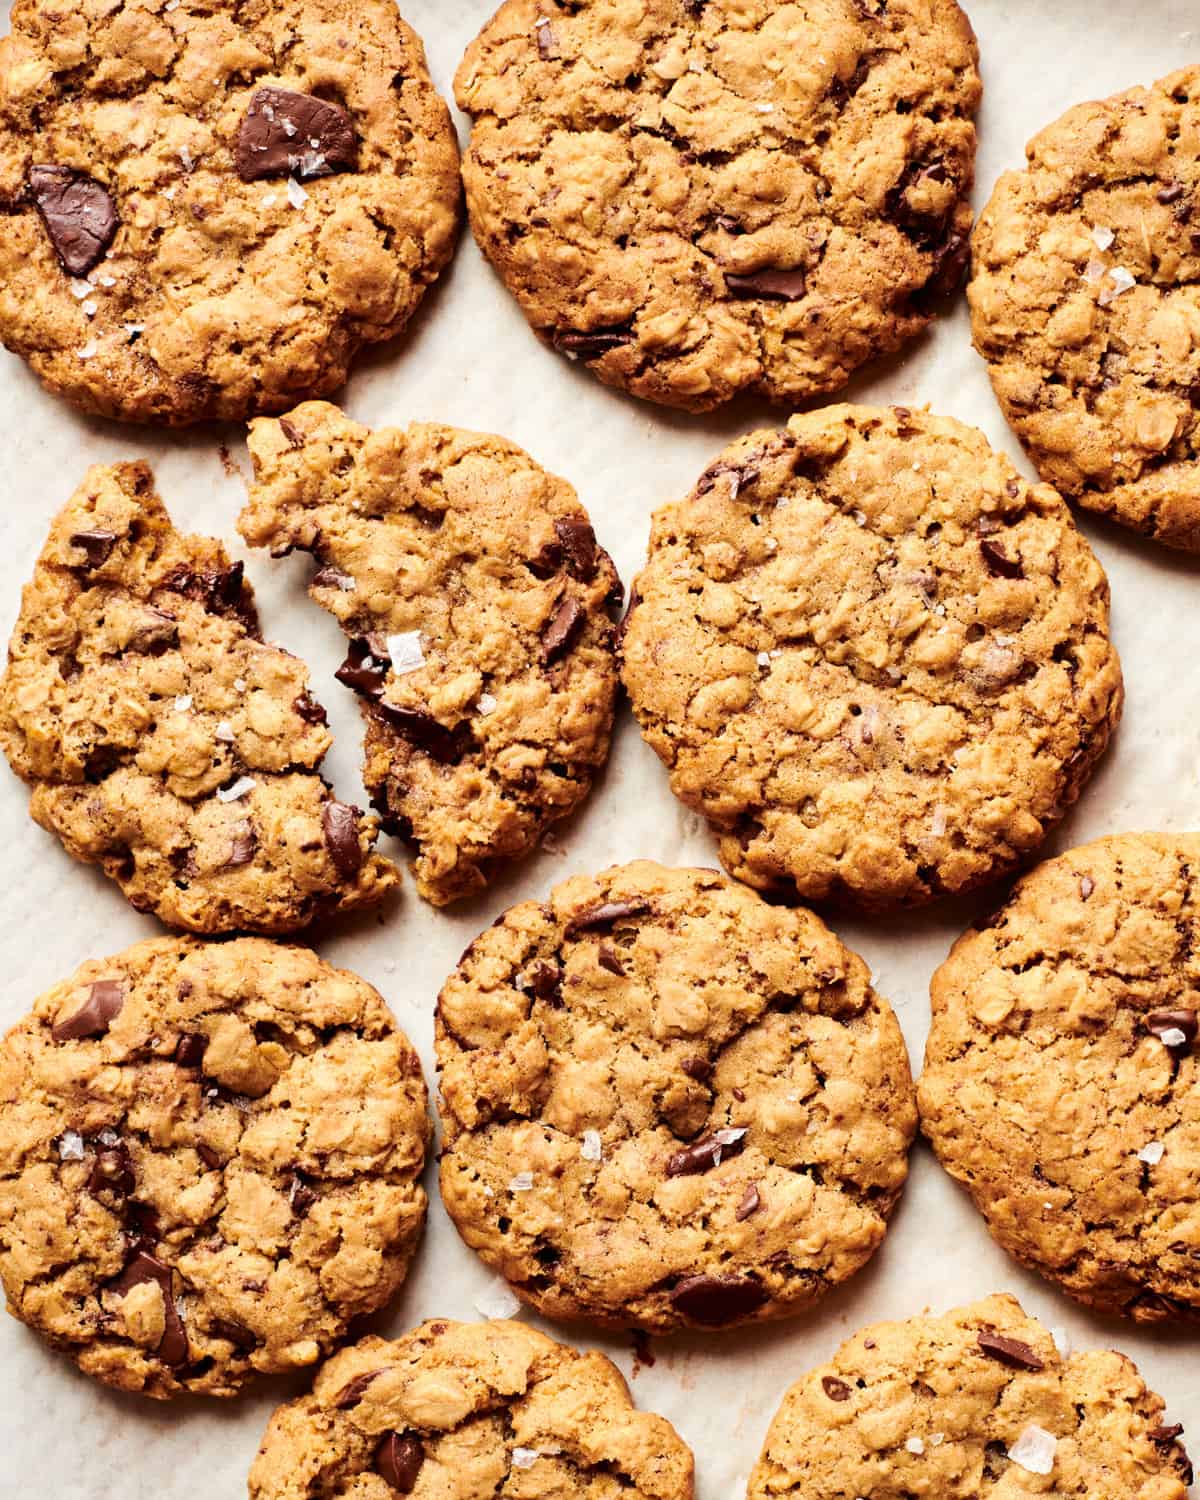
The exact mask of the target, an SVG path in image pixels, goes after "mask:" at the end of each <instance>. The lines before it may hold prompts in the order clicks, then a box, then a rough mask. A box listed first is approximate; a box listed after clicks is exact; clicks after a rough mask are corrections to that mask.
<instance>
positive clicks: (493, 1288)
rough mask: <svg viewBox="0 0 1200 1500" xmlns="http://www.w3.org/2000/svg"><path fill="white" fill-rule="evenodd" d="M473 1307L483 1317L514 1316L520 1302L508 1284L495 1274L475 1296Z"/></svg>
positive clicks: (519, 1306)
mask: <svg viewBox="0 0 1200 1500" xmlns="http://www.w3.org/2000/svg"><path fill="white" fill-rule="evenodd" d="M475 1307H476V1310H477V1311H479V1312H481V1313H482V1314H483V1316H484V1317H485V1318H514V1317H516V1315H517V1313H519V1312H520V1311H521V1302H520V1299H519V1298H518V1297H517V1296H516V1295H515V1294H514V1292H513V1290H512V1288H511V1287H510V1286H509V1284H508V1283H507V1282H506V1281H502V1280H501V1278H500V1277H499V1276H496V1277H494V1278H493V1279H492V1280H491V1281H490V1282H489V1283H488V1284H487V1286H486V1287H484V1289H483V1291H482V1292H480V1293H479V1295H478V1297H476V1298H475Z"/></svg>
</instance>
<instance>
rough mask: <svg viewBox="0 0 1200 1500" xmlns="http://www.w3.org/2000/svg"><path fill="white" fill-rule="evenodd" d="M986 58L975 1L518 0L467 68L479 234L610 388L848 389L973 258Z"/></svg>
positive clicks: (567, 346)
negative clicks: (975, 28) (975, 26)
mask: <svg viewBox="0 0 1200 1500" xmlns="http://www.w3.org/2000/svg"><path fill="white" fill-rule="evenodd" d="M977 61H978V56H977V49H976V46H975V38H974V35H973V33H972V31H971V27H970V24H969V23H968V21H967V19H966V17H965V16H964V15H963V13H962V11H961V10H960V9H959V7H958V5H957V4H955V3H954V0H890V3H887V0H815V3H809V4H804V5H801V4H797V3H785V4H781V3H779V0H738V3H737V4H734V3H732V0H645V3H642V4H638V5H630V4H627V3H626V0H583V3H579V0H507V3H506V4H504V5H502V6H501V7H500V9H499V10H498V11H497V13H496V15H495V16H494V17H493V19H492V20H491V21H490V22H489V23H488V24H487V25H486V26H485V27H484V29H483V31H482V32H481V34H480V35H479V37H478V38H477V39H476V40H475V41H474V42H473V43H472V44H471V46H470V47H469V48H468V49H467V54H466V56H465V58H464V59H463V61H462V64H461V66H460V67H459V70H458V76H457V79H456V83H455V88H456V93H457V97H458V102H459V104H460V106H461V107H462V108H463V109H465V110H467V111H468V112H469V113H470V114H471V115H472V116H473V117H474V126H473V129H472V132H471V145H470V150H469V151H468V153H467V156H466V160H465V162H464V167H463V174H464V179H465V182H466V188H467V204H468V208H469V210H470V215H471V224H472V227H473V228H474V231H475V236H476V238H477V239H478V241H479V243H480V245H481V246H482V248H483V250H484V252H485V254H486V255H487V256H488V258H489V259H490V260H491V261H492V263H493V265H494V266H495V267H496V269H497V271H498V272H499V274H500V276H501V278H502V279H503V281H504V283H505V285H506V286H507V287H508V289H509V291H511V292H512V293H513V295H514V296H515V297H516V298H517V300H518V302H519V303H520V305H521V309H522V311H523V312H524V313H525V316H526V317H527V318H528V319H529V322H530V323H531V324H532V325H533V328H534V329H535V331H536V332H537V333H538V335H539V336H540V337H541V339H542V340H543V342H545V343H547V344H549V345H551V346H552V347H554V348H556V349H558V350H559V351H560V352H561V353H563V354H566V355H567V356H568V357H570V358H572V359H577V360H581V361H583V362H584V363H585V364H586V365H587V366H588V367H589V369H591V370H592V371H593V372H594V373H595V374H596V375H598V376H599V377H600V379H601V380H603V381H605V382H606V383H607V384H609V385H616V386H622V387H624V388H625V389H626V390H629V391H632V392H633V393H634V394H635V395H638V396H643V397H646V398H647V399H648V400H651V401H660V402H664V403H665V404H667V405H669V406H682V407H686V408H688V409H690V410H692V411H706V410H709V409H711V408H712V407H715V406H718V405H720V404H721V403H722V402H724V401H728V400H729V399H730V398H731V397H733V396H735V395H737V394H738V393H739V392H741V391H746V390H754V391H759V392H762V393H763V394H764V395H767V396H769V397H770V398H772V399H773V400H777V401H788V402H795V401H798V400H801V399H803V398H805V397H809V396H812V395H814V394H816V393H818V392H822V391H834V390H837V389H838V388H839V387H841V386H842V385H844V384H845V382H846V380H847V379H848V378H849V376H850V374H851V372H852V371H853V370H854V369H856V368H857V366H859V365H860V364H862V363H863V361H864V360H868V359H871V358H873V357H874V356H875V355H878V354H880V353H883V352H886V351H888V350H891V349H895V348H897V347H898V346H899V345H901V344H902V343H904V341H905V340H907V339H909V338H911V337H912V336H913V335H914V334H916V333H918V332H919V331H920V330H921V329H922V328H924V327H925V326H926V324H927V323H928V322H929V321H930V318H931V317H932V315H933V307H934V304H935V303H936V301H937V299H938V298H939V297H940V296H941V295H942V294H944V293H945V292H947V291H948V290H950V289H952V288H953V287H955V286H957V284H958V282H959V280H960V279H961V277H962V274H963V271H964V269H965V262H966V258H967V234H968V232H969V230H970V226H971V210H970V208H969V206H968V203H967V199H968V198H969V196H970V191H971V184H972V178H973V174H974V162H975V126H974V123H973V119H974V114H975V111H976V109H977V107H978V104H979V97H980V83H979V74H978V72H977V68H976V65H977Z"/></svg>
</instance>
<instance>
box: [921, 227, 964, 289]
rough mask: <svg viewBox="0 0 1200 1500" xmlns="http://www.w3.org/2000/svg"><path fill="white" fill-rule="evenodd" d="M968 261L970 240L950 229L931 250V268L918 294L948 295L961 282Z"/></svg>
mask: <svg viewBox="0 0 1200 1500" xmlns="http://www.w3.org/2000/svg"><path fill="white" fill-rule="evenodd" d="M970 263H971V242H970V240H969V239H968V238H967V236H966V235H965V234H959V233H958V231H957V230H953V231H951V233H950V234H948V235H947V236H946V238H945V239H944V240H943V241H942V243H941V245H940V246H939V247H938V248H937V249H936V250H935V251H934V252H933V270H932V271H931V272H930V273H929V280H928V281H927V282H926V283H925V285H924V286H923V287H922V288H921V292H920V294H919V295H920V296H921V297H924V298H933V297H948V296H949V295H950V293H951V292H955V291H957V290H958V288H959V287H960V286H961V285H962V284H963V279H964V278H965V276H966V274H967V267H968V266H969V265H970Z"/></svg>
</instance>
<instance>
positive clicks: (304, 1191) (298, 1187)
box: [288, 1172, 317, 1219]
mask: <svg viewBox="0 0 1200 1500" xmlns="http://www.w3.org/2000/svg"><path fill="white" fill-rule="evenodd" d="M316 1201H317V1195H316V1193H314V1192H313V1190H312V1188H310V1187H309V1185H308V1183H307V1182H305V1180H304V1178H303V1177H302V1176H301V1175H300V1173H299V1172H293V1173H292V1181H291V1186H290V1187H289V1188H288V1202H289V1203H290V1204H291V1205H292V1212H293V1213H294V1214H295V1215H296V1217H297V1218H298V1219H302V1218H303V1217H304V1215H305V1214H306V1213H307V1212H308V1211H309V1209H310V1208H311V1207H312V1206H313V1204H314V1203H315V1202H316Z"/></svg>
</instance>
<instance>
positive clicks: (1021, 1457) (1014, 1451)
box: [1008, 1422, 1058, 1474]
mask: <svg viewBox="0 0 1200 1500" xmlns="http://www.w3.org/2000/svg"><path fill="white" fill-rule="evenodd" d="M1057 1447H1058V1439H1057V1438H1056V1437H1055V1436H1054V1434H1053V1433H1052V1432H1047V1431H1046V1429H1045V1428H1044V1427H1039V1426H1038V1425H1037V1423H1036V1422H1031V1423H1030V1424H1029V1426H1028V1427H1026V1428H1025V1430H1024V1431H1023V1432H1022V1433H1021V1436H1020V1437H1019V1438H1018V1439H1017V1440H1016V1442H1015V1443H1014V1444H1013V1445H1012V1447H1011V1448H1010V1449H1009V1450H1008V1456H1009V1458H1011V1459H1012V1461H1013V1463H1015V1464H1016V1465H1017V1466H1018V1468H1021V1469H1024V1470H1025V1472H1026V1473H1027V1474H1050V1473H1052V1472H1053V1470H1054V1453H1055V1450H1056V1448H1057Z"/></svg>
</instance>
